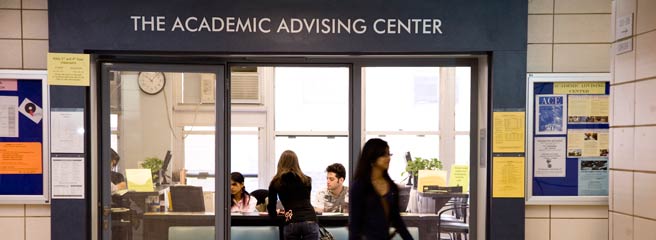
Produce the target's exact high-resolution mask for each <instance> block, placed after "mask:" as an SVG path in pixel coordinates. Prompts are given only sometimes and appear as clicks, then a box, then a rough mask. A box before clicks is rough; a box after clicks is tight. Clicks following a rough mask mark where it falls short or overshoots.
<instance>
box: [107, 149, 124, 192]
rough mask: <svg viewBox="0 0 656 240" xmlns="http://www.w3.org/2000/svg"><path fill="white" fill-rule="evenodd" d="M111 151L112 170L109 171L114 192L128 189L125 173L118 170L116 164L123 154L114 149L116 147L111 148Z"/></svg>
mask: <svg viewBox="0 0 656 240" xmlns="http://www.w3.org/2000/svg"><path fill="white" fill-rule="evenodd" d="M109 150H110V151H111V153H110V159H111V167H112V168H111V169H112V171H111V172H110V173H109V177H110V181H111V182H112V194H114V193H116V192H117V191H119V190H124V189H127V188H128V186H127V183H126V182H125V177H124V176H123V174H121V173H119V172H116V171H115V170H116V166H117V165H118V162H119V161H120V160H121V156H119V155H118V153H116V151H114V149H111V148H110V149H109Z"/></svg>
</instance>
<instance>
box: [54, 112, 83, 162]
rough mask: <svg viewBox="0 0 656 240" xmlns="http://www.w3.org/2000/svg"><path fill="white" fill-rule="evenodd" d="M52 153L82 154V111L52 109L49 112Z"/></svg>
mask: <svg viewBox="0 0 656 240" xmlns="http://www.w3.org/2000/svg"><path fill="white" fill-rule="evenodd" d="M50 122H51V128H50V129H51V130H50V131H51V133H50V134H51V139H52V141H50V151H51V152H53V153H84V112H83V110H82V109H77V110H76V109H69V110H68V111H63V109H54V108H53V109H52V111H51V112H50Z"/></svg>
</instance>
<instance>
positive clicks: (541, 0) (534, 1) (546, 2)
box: [528, 0, 554, 14]
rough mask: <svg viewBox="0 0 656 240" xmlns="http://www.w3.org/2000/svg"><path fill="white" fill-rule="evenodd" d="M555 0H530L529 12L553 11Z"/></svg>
mask: <svg viewBox="0 0 656 240" xmlns="http://www.w3.org/2000/svg"><path fill="white" fill-rule="evenodd" d="M553 2H554V0H528V13H529V14H533V13H553Z"/></svg>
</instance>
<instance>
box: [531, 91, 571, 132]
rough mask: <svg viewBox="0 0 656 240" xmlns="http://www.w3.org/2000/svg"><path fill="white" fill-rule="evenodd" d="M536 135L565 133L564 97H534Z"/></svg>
mask: <svg viewBox="0 0 656 240" xmlns="http://www.w3.org/2000/svg"><path fill="white" fill-rule="evenodd" d="M536 97H537V101H536V103H537V106H536V109H537V111H535V115H536V116H535V123H536V124H535V133H536V135H541V134H542V135H560V134H566V133H567V118H566V115H565V114H567V101H566V99H567V98H566V95H536Z"/></svg>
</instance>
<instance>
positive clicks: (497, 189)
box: [492, 157, 524, 198]
mask: <svg viewBox="0 0 656 240" xmlns="http://www.w3.org/2000/svg"><path fill="white" fill-rule="evenodd" d="M492 197H493V198H523V197H524V157H494V158H492Z"/></svg>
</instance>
